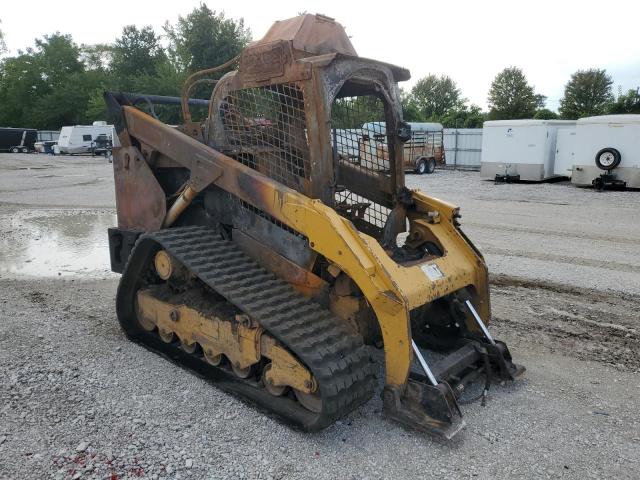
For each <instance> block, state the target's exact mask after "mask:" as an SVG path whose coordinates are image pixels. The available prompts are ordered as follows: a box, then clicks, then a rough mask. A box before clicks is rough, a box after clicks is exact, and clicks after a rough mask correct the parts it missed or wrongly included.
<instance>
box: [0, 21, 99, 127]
mask: <svg viewBox="0 0 640 480" xmlns="http://www.w3.org/2000/svg"><path fill="white" fill-rule="evenodd" d="M79 57H80V48H79V47H78V46H77V45H76V44H75V43H74V42H73V39H72V38H71V36H69V35H62V34H60V33H54V34H52V35H45V36H44V38H42V39H37V40H36V42H35V48H28V49H27V50H26V51H24V52H22V51H20V52H18V55H17V56H15V57H8V58H5V59H3V60H2V62H0V105H2V108H0V124H2V125H8V126H16V127H32V128H39V129H58V128H60V127H61V126H63V125H70V124H75V123H84V121H86V120H87V119H86V107H87V102H88V99H89V96H90V92H91V91H92V90H95V89H96V88H98V86H99V85H100V84H101V82H102V80H103V79H104V76H103V75H101V74H95V73H94V72H87V71H86V69H85V67H84V64H83V63H82V62H81V61H80V58H79Z"/></svg>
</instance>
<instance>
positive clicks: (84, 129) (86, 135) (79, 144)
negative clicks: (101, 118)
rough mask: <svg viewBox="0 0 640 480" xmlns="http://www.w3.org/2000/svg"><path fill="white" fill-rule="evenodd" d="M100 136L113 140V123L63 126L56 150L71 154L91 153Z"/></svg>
mask: <svg viewBox="0 0 640 480" xmlns="http://www.w3.org/2000/svg"><path fill="white" fill-rule="evenodd" d="M100 136H102V137H100ZM98 137H100V138H101V139H102V138H104V137H106V138H107V139H108V140H109V141H111V140H112V139H113V125H107V124H106V122H94V124H93V125H75V126H72V127H62V129H61V130H60V138H59V139H58V147H57V149H56V150H57V151H59V153H62V154H69V155H73V154H78V153H91V151H92V148H93V147H95V142H96V139H98ZM56 153H57V152H56Z"/></svg>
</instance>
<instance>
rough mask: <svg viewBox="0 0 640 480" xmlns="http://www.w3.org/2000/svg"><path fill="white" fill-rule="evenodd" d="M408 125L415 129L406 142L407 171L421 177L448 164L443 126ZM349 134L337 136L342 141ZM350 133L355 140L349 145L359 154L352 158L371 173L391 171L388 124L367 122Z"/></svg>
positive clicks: (437, 124) (421, 123) (404, 158)
mask: <svg viewBox="0 0 640 480" xmlns="http://www.w3.org/2000/svg"><path fill="white" fill-rule="evenodd" d="M408 125H409V126H410V127H411V136H410V138H409V139H408V140H407V141H406V142H405V143H404V148H403V165H404V169H405V170H407V171H412V172H415V173H417V174H420V175H422V174H423V173H433V171H434V170H435V168H436V166H443V165H444V164H445V155H444V142H443V128H442V124H440V123H427V122H420V123H419V122H412V123H408ZM345 132H347V131H342V132H340V134H337V133H334V134H335V135H340V136H341V137H342V138H341V139H340V140H343V138H344V137H345V136H346V135H347V133H345ZM350 132H351V133H349V134H348V135H350V136H351V140H350V142H347V143H348V144H352V145H354V146H355V145H357V154H356V155H353V154H352V158H354V159H355V160H356V162H359V163H360V164H361V165H362V166H363V167H365V168H367V169H370V170H385V171H386V170H389V153H388V150H387V148H388V147H387V145H388V143H387V140H386V138H387V134H386V127H385V123H384V122H369V123H365V124H363V125H362V128H361V129H360V131H359V132H355V131H353V130H351V131H350ZM354 136H355V137H354ZM336 143H338V144H339V143H345V142H336ZM343 150H344V148H343ZM380 160H382V161H380Z"/></svg>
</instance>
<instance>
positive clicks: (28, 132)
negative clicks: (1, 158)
mask: <svg viewBox="0 0 640 480" xmlns="http://www.w3.org/2000/svg"><path fill="white" fill-rule="evenodd" d="M37 139H38V131H37V130H34V129H32V128H0V151H5V152H11V153H29V152H32V151H33V150H34V149H35V147H34V144H35V143H36V140H37Z"/></svg>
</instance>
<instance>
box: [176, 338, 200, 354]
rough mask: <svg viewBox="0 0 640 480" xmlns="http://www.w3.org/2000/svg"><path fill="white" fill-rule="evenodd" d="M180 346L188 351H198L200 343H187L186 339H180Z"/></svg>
mask: <svg viewBox="0 0 640 480" xmlns="http://www.w3.org/2000/svg"><path fill="white" fill-rule="evenodd" d="M180 348H182V350H184V351H185V352H187V353H196V349H197V348H198V344H197V343H196V342H193V343H187V342H186V341H185V340H182V339H181V340H180Z"/></svg>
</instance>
